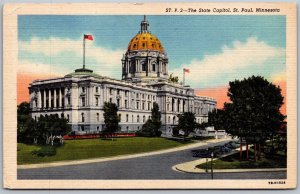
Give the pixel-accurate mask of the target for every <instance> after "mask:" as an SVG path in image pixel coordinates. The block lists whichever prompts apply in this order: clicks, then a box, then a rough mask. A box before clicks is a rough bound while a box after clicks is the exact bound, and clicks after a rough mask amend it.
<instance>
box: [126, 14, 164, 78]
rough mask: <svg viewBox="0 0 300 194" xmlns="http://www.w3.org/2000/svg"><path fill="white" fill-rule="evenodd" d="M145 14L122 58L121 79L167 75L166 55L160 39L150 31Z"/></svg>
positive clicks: (162, 76)
mask: <svg viewBox="0 0 300 194" xmlns="http://www.w3.org/2000/svg"><path fill="white" fill-rule="evenodd" d="M149 29H150V27H149V22H148V21H147V18H146V16H144V19H143V20H142V21H141V28H140V31H139V32H138V34H137V35H135V36H134V37H133V38H132V39H131V41H130V42H129V44H128V48H127V51H126V53H125V54H124V56H123V58H122V79H123V80H124V79H125V80H131V81H150V80H157V79H166V78H167V77H168V68H167V65H168V57H167V54H166V53H165V51H164V47H163V45H162V43H161V42H160V40H159V39H158V38H157V37H156V36H155V35H153V34H152V33H151V32H150V30H149Z"/></svg>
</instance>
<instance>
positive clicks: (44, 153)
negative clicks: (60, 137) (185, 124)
mask: <svg viewBox="0 0 300 194" xmlns="http://www.w3.org/2000/svg"><path fill="white" fill-rule="evenodd" d="M181 145H184V144H183V143H181V142H177V141H173V140H168V139H164V138H145V137H129V138H114V141H111V140H104V139H83V140H67V141H65V143H64V145H63V146H58V147H55V146H54V147H51V146H41V145H27V144H23V143H18V148H17V161H18V164H34V163H45V162H53V161H63V160H78V159H88V158H99V157H109V156H117V155H124V154H135V153H142V152H150V151H155V150H161V149H167V148H173V147H178V146H181Z"/></svg>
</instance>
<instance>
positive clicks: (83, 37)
mask: <svg viewBox="0 0 300 194" xmlns="http://www.w3.org/2000/svg"><path fill="white" fill-rule="evenodd" d="M83 69H85V34H84V35H83Z"/></svg>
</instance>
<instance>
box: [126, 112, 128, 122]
mask: <svg viewBox="0 0 300 194" xmlns="http://www.w3.org/2000/svg"><path fill="white" fill-rule="evenodd" d="M126 122H128V114H127V115H126Z"/></svg>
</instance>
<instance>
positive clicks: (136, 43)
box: [128, 32, 164, 52]
mask: <svg viewBox="0 0 300 194" xmlns="http://www.w3.org/2000/svg"><path fill="white" fill-rule="evenodd" d="M134 50H155V51H160V52H164V47H163V46H162V44H161V42H160V41H159V40H158V38H157V37H156V36H154V35H153V34H151V33H149V32H147V33H140V34H137V35H136V36H135V37H133V38H132V39H131V41H130V42H129V45H128V51H134Z"/></svg>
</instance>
